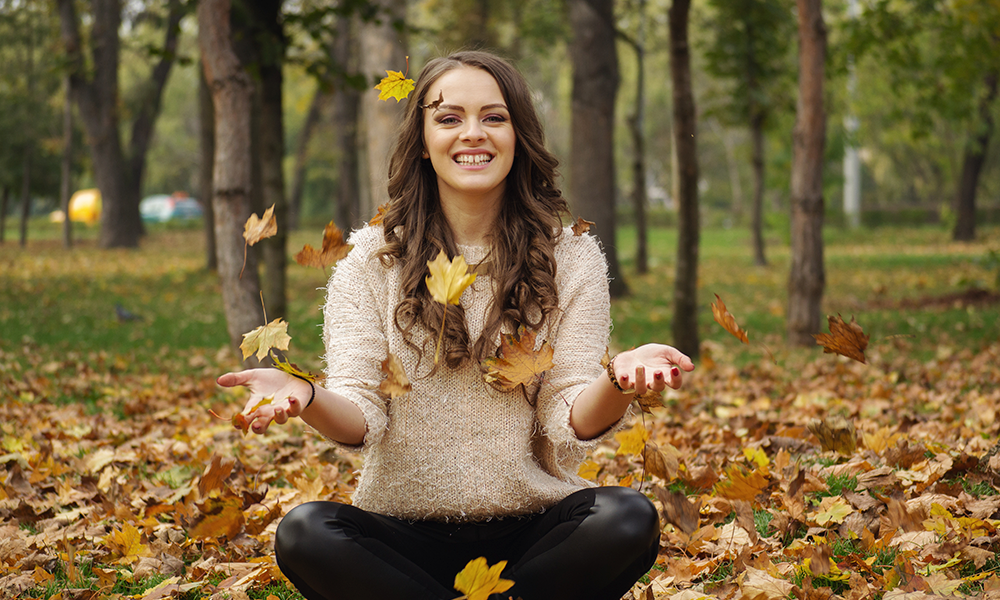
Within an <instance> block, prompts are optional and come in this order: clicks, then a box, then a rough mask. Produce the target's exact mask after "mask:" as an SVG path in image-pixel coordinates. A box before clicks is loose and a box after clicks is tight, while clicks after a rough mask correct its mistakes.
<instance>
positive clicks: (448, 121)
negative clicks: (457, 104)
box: [437, 115, 460, 125]
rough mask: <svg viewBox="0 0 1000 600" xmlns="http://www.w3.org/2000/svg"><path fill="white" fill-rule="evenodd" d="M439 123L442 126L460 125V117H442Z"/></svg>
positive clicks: (438, 120) (439, 118)
mask: <svg viewBox="0 0 1000 600" xmlns="http://www.w3.org/2000/svg"><path fill="white" fill-rule="evenodd" d="M437 122H438V123H440V124H441V125H457V124H458V123H460V121H459V119H458V117H456V116H455V115H444V116H442V117H438V119H437Z"/></svg>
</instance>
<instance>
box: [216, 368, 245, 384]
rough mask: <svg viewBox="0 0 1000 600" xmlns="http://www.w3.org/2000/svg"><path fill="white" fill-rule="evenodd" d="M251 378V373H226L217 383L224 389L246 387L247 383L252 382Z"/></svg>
mask: <svg viewBox="0 0 1000 600" xmlns="http://www.w3.org/2000/svg"><path fill="white" fill-rule="evenodd" d="M250 377H251V373H250V371H239V372H236V373H226V374H224V375H220V376H219V378H218V379H216V380H215V382H216V383H218V384H219V385H221V386H222V387H235V386H238V385H246V383H247V382H248V381H250Z"/></svg>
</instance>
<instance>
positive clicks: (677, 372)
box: [670, 367, 681, 377]
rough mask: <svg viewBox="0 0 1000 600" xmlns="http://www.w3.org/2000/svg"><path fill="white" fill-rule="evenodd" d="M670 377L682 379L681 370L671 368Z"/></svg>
mask: <svg viewBox="0 0 1000 600" xmlns="http://www.w3.org/2000/svg"><path fill="white" fill-rule="evenodd" d="M670 376H671V377H680V376H681V370H680V369H678V368H677V367H671V368H670Z"/></svg>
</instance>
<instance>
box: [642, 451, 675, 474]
mask: <svg viewBox="0 0 1000 600" xmlns="http://www.w3.org/2000/svg"><path fill="white" fill-rule="evenodd" d="M665 448H667V452H664V451H662V450H660V448H659V446H657V445H656V444H654V443H653V442H647V443H646V448H645V450H643V453H642V456H643V461H645V465H646V470H647V471H649V474H650V475H655V476H657V477H659V478H660V479H662V480H664V481H672V480H673V479H674V478H675V477H677V469H679V468H680V461H679V460H678V458H679V456H680V453H679V452H677V448H674V447H673V446H671V445H670V444H666V445H665Z"/></svg>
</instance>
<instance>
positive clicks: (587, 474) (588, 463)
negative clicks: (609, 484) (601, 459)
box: [576, 459, 601, 481]
mask: <svg viewBox="0 0 1000 600" xmlns="http://www.w3.org/2000/svg"><path fill="white" fill-rule="evenodd" d="M600 472H601V465H599V464H597V463H596V462H594V461H592V460H589V459H588V460H585V461H583V464H581V465H580V469H579V470H578V471H577V472H576V474H577V475H579V476H580V477H583V478H584V479H586V480H587V481H596V480H597V474H598V473H600Z"/></svg>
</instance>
